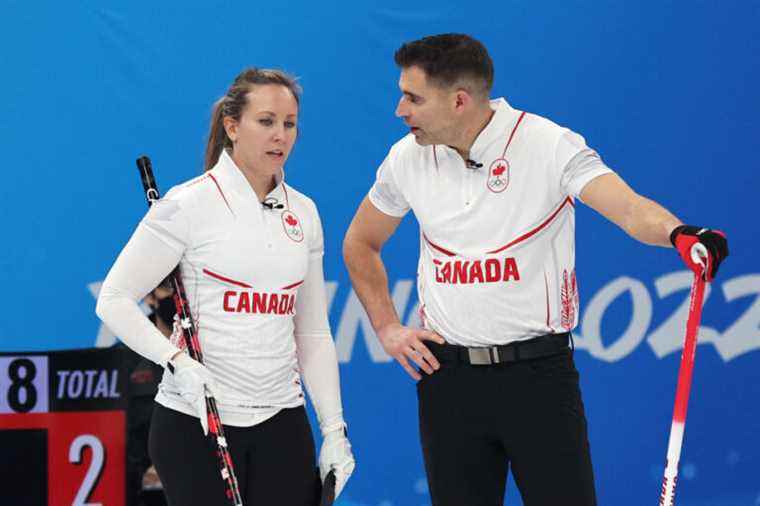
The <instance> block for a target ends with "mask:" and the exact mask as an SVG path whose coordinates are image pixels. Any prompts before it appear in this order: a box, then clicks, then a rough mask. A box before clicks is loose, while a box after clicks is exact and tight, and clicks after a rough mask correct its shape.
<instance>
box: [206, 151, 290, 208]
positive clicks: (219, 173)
mask: <svg viewBox="0 0 760 506" xmlns="http://www.w3.org/2000/svg"><path fill="white" fill-rule="evenodd" d="M212 172H213V174H214V176H216V177H218V178H219V179H220V182H221V184H222V186H224V187H225V189H226V188H229V189H231V191H232V192H233V193H234V194H235V195H237V196H238V197H239V198H241V199H242V200H243V201H245V202H249V201H254V202H258V200H259V197H258V196H257V195H256V192H255V191H254V190H253V187H252V186H251V184H250V183H249V182H248V180H247V179H246V178H245V176H244V175H243V171H242V170H241V169H240V167H238V166H237V164H236V163H235V161H234V160H233V159H232V157H231V156H230V155H229V153H227V150H226V149H224V150H222V154H221V155H220V156H219V161H218V162H217V163H216V165H215V166H214V168H213V169H212ZM284 184H285V169H284V168H281V169H280V174H278V175H276V176H275V187H274V189H273V190H272V191H270V192H269V193H268V194H267V196H266V197H265V199H270V198H273V199H277V200H278V201H280V202H282V203H285V202H284V201H285V192H284V190H283V185H284Z"/></svg>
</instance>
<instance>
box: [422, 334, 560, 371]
mask: <svg viewBox="0 0 760 506" xmlns="http://www.w3.org/2000/svg"><path fill="white" fill-rule="evenodd" d="M569 341H570V332H564V333H562V334H546V335H544V336H539V337H536V338H533V339H528V340H526V341H516V342H513V343H509V344H500V345H496V346H482V347H474V348H470V347H467V346H458V345H455V344H443V345H441V344H438V343H434V342H430V341H428V342H426V343H425V345H426V346H427V347H428V348H429V349H430V351H431V352H432V353H433V355H435V358H437V359H438V361H439V362H441V363H449V364H456V363H460V364H470V365H491V364H503V363H507V362H518V361H520V360H530V359H533V358H541V357H549V356H551V355H559V354H560V353H564V352H566V351H567V350H569V349H570V348H569Z"/></svg>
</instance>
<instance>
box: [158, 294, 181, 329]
mask: <svg viewBox="0 0 760 506" xmlns="http://www.w3.org/2000/svg"><path fill="white" fill-rule="evenodd" d="M176 312H177V306H175V305H174V297H165V298H163V299H158V307H157V308H156V309H155V310H154V313H155V314H156V316H157V317H159V318H161V321H163V322H164V323H165V324H166V325H167V326H168V327H169V328H171V327H172V325H173V324H174V314H175V313H176Z"/></svg>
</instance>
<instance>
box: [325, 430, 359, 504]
mask: <svg viewBox="0 0 760 506" xmlns="http://www.w3.org/2000/svg"><path fill="white" fill-rule="evenodd" d="M354 467H356V461H355V460H354V455H353V454H352V453H351V443H349V442H348V438H347V437H346V424H344V423H340V424H338V425H336V426H332V427H329V428H326V429H323V439H322V448H321V450H320V451H319V474H320V476H321V478H322V482H323V483H324V481H325V476H327V473H329V472H330V470H334V471H335V497H336V498H337V497H338V496H339V495H340V493H341V491H342V490H343V487H345V486H346V482H347V481H348V478H349V477H350V476H351V473H353V472H354Z"/></svg>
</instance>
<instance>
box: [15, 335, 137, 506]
mask: <svg viewBox="0 0 760 506" xmlns="http://www.w3.org/2000/svg"><path fill="white" fill-rule="evenodd" d="M122 357H123V352H122V349H121V348H118V347H114V348H107V349H87V350H71V351H60V352H50V353H26V354H21V353H13V354H11V353H3V354H0V449H2V450H1V451H0V504H1V505H8V506H11V505H12V506H44V505H49V506H124V502H125V488H124V487H125V474H126V470H125V463H126V457H125V447H126V442H125V438H126V413H125V409H126V406H127V399H126V391H127V390H126V386H127V384H126V374H125V371H124V370H123V367H122Z"/></svg>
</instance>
